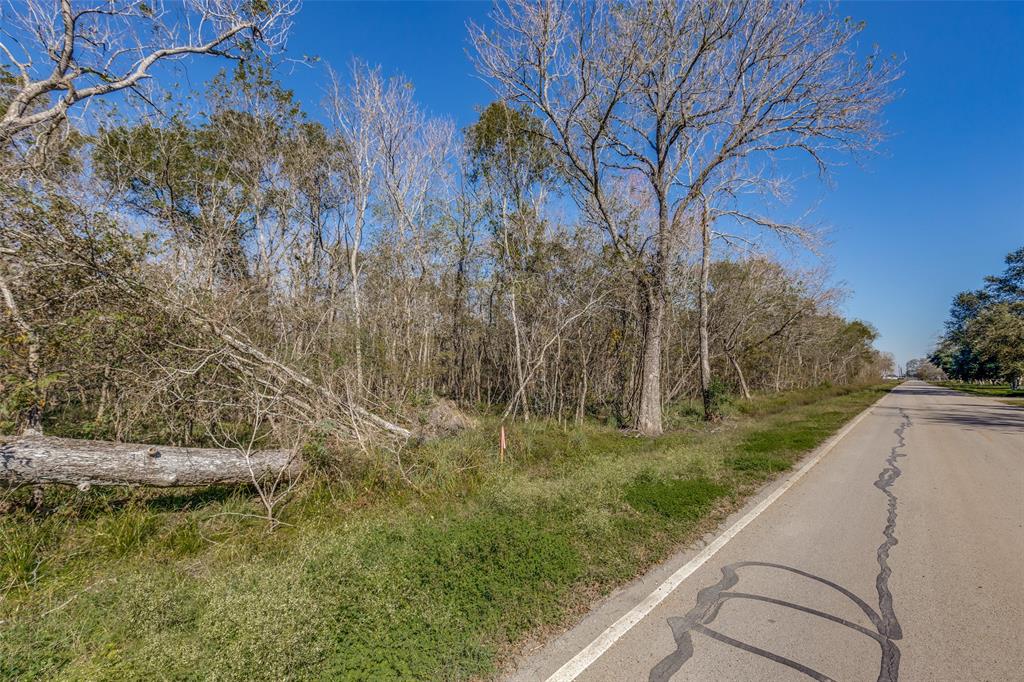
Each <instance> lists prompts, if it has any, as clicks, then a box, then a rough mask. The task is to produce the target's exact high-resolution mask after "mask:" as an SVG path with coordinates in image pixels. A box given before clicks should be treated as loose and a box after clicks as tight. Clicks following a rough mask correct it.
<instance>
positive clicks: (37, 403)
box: [0, 273, 45, 434]
mask: <svg viewBox="0 0 1024 682" xmlns="http://www.w3.org/2000/svg"><path fill="white" fill-rule="evenodd" d="M0 294H2V295H3V299H4V303H5V304H6V306H7V312H8V314H9V315H10V316H11V319H12V320H13V321H14V324H15V326H17V327H18V329H20V330H21V333H22V335H23V336H24V337H25V345H26V346H27V351H28V353H27V356H26V359H25V365H26V367H25V368H26V370H27V372H28V378H29V381H31V382H32V404H31V405H29V407H28V408H27V409H26V410H25V414H24V415H23V420H24V432H25V433H27V434H41V433H42V432H43V405H44V404H45V396H44V395H43V384H42V373H41V369H40V367H39V358H40V350H39V337H38V336H36V333H35V330H34V329H33V328H32V325H30V324H29V323H28V321H27V320H26V319H25V318H24V317H23V316H22V314H21V310H20V309H19V308H18V304H17V302H16V301H15V300H14V294H13V293H12V292H11V289H10V287H8V286H7V280H6V279H4V277H3V275H2V273H0Z"/></svg>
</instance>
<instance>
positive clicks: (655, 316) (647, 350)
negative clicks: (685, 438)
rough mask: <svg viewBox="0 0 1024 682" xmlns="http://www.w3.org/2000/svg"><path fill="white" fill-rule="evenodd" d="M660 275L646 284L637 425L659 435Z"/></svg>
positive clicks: (644, 431) (645, 433)
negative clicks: (645, 313) (645, 308)
mask: <svg viewBox="0 0 1024 682" xmlns="http://www.w3.org/2000/svg"><path fill="white" fill-rule="evenodd" d="M662 286H663V285H662V284H661V282H660V278H657V279H656V281H653V282H648V283H647V285H646V287H645V288H646V289H647V291H646V296H647V315H646V317H645V319H644V355H643V360H642V364H641V366H640V375H641V376H640V409H639V410H638V412H637V417H636V421H637V424H636V427H637V430H638V431H640V433H642V434H644V435H645V436H660V435H661V434H662V432H663V430H664V429H663V427H662V421H661V327H662V318H663V317H664V314H665V303H664V299H663V297H662V295H663V292H662V291H661V289H662Z"/></svg>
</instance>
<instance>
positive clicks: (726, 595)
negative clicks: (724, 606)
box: [722, 592, 885, 642]
mask: <svg viewBox="0 0 1024 682" xmlns="http://www.w3.org/2000/svg"><path fill="white" fill-rule="evenodd" d="M729 599H751V600H754V601H763V602H767V603H769V604H775V605H776V606H784V607H785V608H787V609H793V610H794V611H802V612H803V613H809V614H811V615H812V616H817V617H818V618H824V619H825V620H830V621H832V622H833V623H838V624H839V625H842V626H844V627H848V628H850V629H851V630H856V631H857V632H859V633H861V634H862V635H867V636H868V637H870V638H871V639H873V640H875V641H876V642H881V641H882V640H883V639H885V638H884V637H883V636H882V635H880V634H878V633H877V632H874V631H873V630H868V629H867V628H866V627H864V626H863V625H858V624H857V623H854V622H853V621H849V620H846V619H845V618H840V617H839V616H833V615H832V614H831V613H825V612H824V611H819V610H818V609H812V608H811V607H809V606H804V605H803V604H797V603H795V602H791V601H785V600H784V599H775V598H774V597H765V596H763V595H760V594H748V593H746V592H723V593H722V602H723V603H724V602H726V601H727V600H729Z"/></svg>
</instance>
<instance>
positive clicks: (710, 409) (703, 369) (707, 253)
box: [698, 215, 718, 420]
mask: <svg viewBox="0 0 1024 682" xmlns="http://www.w3.org/2000/svg"><path fill="white" fill-rule="evenodd" d="M710 277H711V224H710V222H709V220H708V217H707V215H705V216H704V217H703V219H702V220H701V255H700V291H699V294H698V299H699V306H700V322H699V327H700V329H699V332H700V394H701V399H702V400H703V402H704V418H705V419H707V420H712V419H715V418H716V417H717V416H718V415H717V410H716V408H715V405H714V404H713V401H712V396H711V350H710V343H709V340H708V317H709V308H710V302H709V301H708V280H709V279H710Z"/></svg>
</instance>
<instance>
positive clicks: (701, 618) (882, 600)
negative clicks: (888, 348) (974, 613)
mask: <svg viewBox="0 0 1024 682" xmlns="http://www.w3.org/2000/svg"><path fill="white" fill-rule="evenodd" d="M898 410H899V413H900V417H901V422H900V424H899V426H897V427H896V429H895V430H894V431H893V433H894V435H895V436H896V440H897V443H896V445H894V446H893V447H892V449H891V450H890V452H889V456H888V458H886V466H885V467H884V468H883V469H882V471H881V472H880V473H879V475H878V479H877V480H876V481H875V483H874V485H875V487H876V488H878V489H879V490H881V491H882V492H883V493H884V494H885V496H886V499H887V509H888V513H887V517H886V524H885V528H884V529H883V531H882V535H883V536H884V538H885V539H884V540H883V542H882V544H881V545H879V546H878V550H877V552H876V556H877V560H878V568H879V571H878V575H877V576H876V578H875V588H876V591H877V593H878V611H876V610H875V609H873V608H872V607H871V606H869V605H868V604H867V603H866V602H865V601H864V600H863V599H861V598H860V597H858V596H857V595H856V594H854V593H853V592H852V591H850V590H848V589H846V588H845V587H843V586H841V585H839V584H837V583H835V582H832V581H831V580H828V579H826V578H822V577H820V576H817V575H814V574H812V573H808V572H807V571H803V570H801V569H799V568H794V567H792V566H786V565H783V564H775V563H769V562H764V561H738V562H735V563H732V564H729V565H727V566H723V567H722V569H721V571H722V578H721V579H720V580H719V581H718V582H717V583H716V584H714V585H711V586H709V587H705V588H703V589H702V590H701V591H700V592H698V593H697V603H696V605H695V606H694V607H693V608H692V609H691V610H690V611H689V613H687V614H686V615H685V616H683V617H678V616H676V617H672V618H669V619H668V625H669V627H670V628H671V630H672V636H673V639H675V643H676V650H675V651H673V652H672V653H670V654H668V655H667V656H665V657H664V658H663V659H661V661H659V662H658V663H657V664H656V665H655V666H654V667H653V668H652V669H651V671H650V673H649V675H648V680H649V681H650V682H667V680H669V679H670V678H671V677H672V676H673V675H675V674H676V673H677V672H679V671H680V670H681V669H682V667H683V665H685V664H686V662H687V661H688V660H690V658H691V657H692V656H693V653H694V648H693V637H692V633H693V632H694V631H696V632H700V633H701V634H703V635H705V636H707V637H711V638H712V639H715V640H717V641H719V642H722V643H724V644H727V645H729V646H733V647H735V648H738V649H740V650H742V651H746V652H749V653H752V654H755V655H757V656H761V657H763V658H767V659H769V660H772V661H775V662H776V663H779V664H781V665H785V666H787V667H789V668H791V669H793V670H796V671H798V672H801V673H803V674H804V675H807V676H808V677H810V678H812V679H815V680H825V681H828V680H831V678H830V677H828V676H827V675H825V674H824V673H821V672H819V671H817V670H814V669H813V668H810V667H808V666H806V665H804V664H802V663H799V662H797V661H794V660H792V659H789V658H786V657H785V656H780V655H779V654H776V653H773V652H770V651H767V650H765V649H761V648H759V647H755V646H753V645H751V644H747V643H746V642H741V641H738V640H735V639H733V638H731V637H728V636H727V635H724V634H722V633H720V632H718V631H716V630H712V629H711V628H709V627H707V626H708V625H710V624H711V623H712V622H714V620H715V619H716V618H717V617H718V614H719V613H720V611H721V609H722V606H723V605H724V604H725V602H726V601H728V600H729V599H748V600H756V601H762V602H768V603H771V604H775V605H777V606H782V607H784V608H789V609H793V610H796V611H800V612H803V613H808V614H810V615H813V616H816V617H818V618H822V619H825V620H829V621H831V622H834V623H837V624H840V625H843V626H845V627H848V628H850V629H852V630H854V631H855V632H858V633H860V634H863V635H865V636H868V637H871V638H872V639H874V640H875V641H876V642H878V644H879V647H880V649H881V658H880V662H879V671H878V682H897V680H898V679H899V665H900V650H899V647H898V646H897V645H896V640H899V639H901V638H902V637H903V629H902V627H901V626H900V624H899V620H898V619H897V618H896V612H895V609H894V607H893V598H892V592H891V590H890V589H889V578H890V577H891V575H892V569H891V567H890V566H889V552H890V550H891V549H892V548H893V547H894V546H896V544H898V542H899V540H898V539H897V538H896V520H897V503H898V499H897V497H896V495H895V494H894V493H893V492H892V490H891V488H892V486H893V484H894V483H895V482H896V479H897V478H899V477H900V475H902V473H903V470H902V469H900V467H899V466H898V465H897V463H896V460H897V459H899V458H900V457H906V456H907V455H906V453H903V452H899V450H901V449H902V448H904V447H905V446H906V437H905V432H906V429H908V428H909V427H910V426H911V420H910V416H909V415H908V414H907V412H906V410H905V409H903V408H898ZM746 566H761V567H766V568H772V569H777V570H782V571H788V572H790V573H794V574H796V575H800V576H803V577H805V578H809V579H811V580H814V581H817V582H819V583H821V584H823V585H825V586H827V587H829V588H831V589H833V590H835V591H836V592H839V593H840V594H842V595H843V596H844V597H846V598H847V599H849V600H850V601H851V602H853V603H854V604H855V605H856V606H857V607H858V608H859V609H860V610H861V611H862V612H863V613H864V614H865V615H866V616H867V617H868V619H869V620H870V621H871V623H872V625H874V626H875V629H876V632H872V631H871V630H869V629H868V628H865V627H863V626H862V625H859V624H857V623H854V622H852V621H849V620H846V619H845V618H841V617H839V616H835V615H832V614H829V613H825V612H823V611H818V610H817V609H812V608H810V607H808V606H803V605H802V604H797V603H794V602H788V601H785V600H782V599H775V598H774V597H767V596H764V595H756V594H750V593H746V592H730V591H728V590H729V589H730V588H732V587H734V586H735V585H736V584H737V583H739V574H738V570H739V569H740V568H743V567H746Z"/></svg>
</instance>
